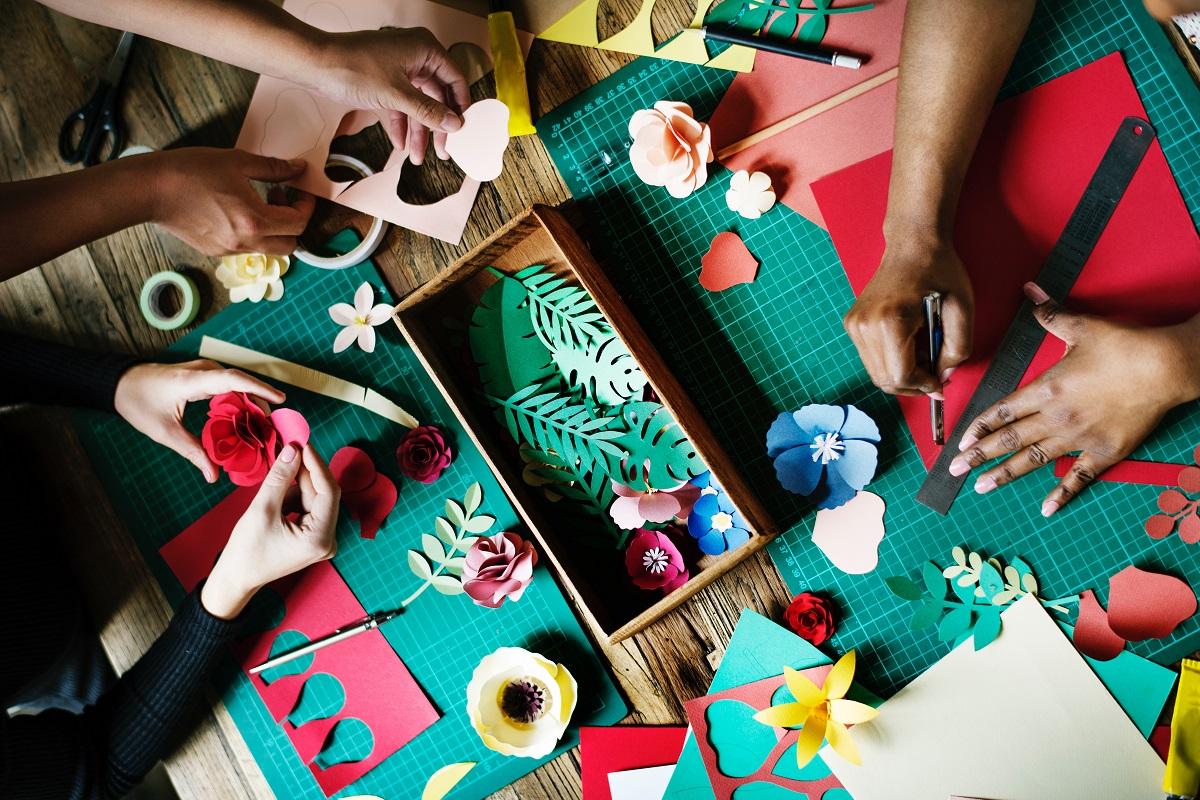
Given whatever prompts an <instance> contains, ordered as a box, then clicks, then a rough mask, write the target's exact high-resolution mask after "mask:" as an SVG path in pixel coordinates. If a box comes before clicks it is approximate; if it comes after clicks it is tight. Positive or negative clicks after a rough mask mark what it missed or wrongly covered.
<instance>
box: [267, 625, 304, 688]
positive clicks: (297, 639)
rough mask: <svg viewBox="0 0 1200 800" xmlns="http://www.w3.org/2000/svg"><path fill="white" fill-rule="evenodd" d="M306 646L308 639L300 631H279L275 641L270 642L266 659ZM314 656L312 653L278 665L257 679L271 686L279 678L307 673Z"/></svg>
mask: <svg viewBox="0 0 1200 800" xmlns="http://www.w3.org/2000/svg"><path fill="white" fill-rule="evenodd" d="M306 644H308V637H307V636H305V635H304V634H303V633H301V632H300V631H292V630H287V631H281V632H280V634H279V635H278V636H276V637H275V640H274V641H273V642H271V650H270V652H269V653H268V654H267V658H268V659H272V658H274V657H275V656H278V655H282V654H283V653H287V652H289V651H291V650H295V649H296V648H297V647H303V646H304V645H306ZM314 655H315V654H314V653H309V654H308V655H306V656H301V657H300V658H296V659H293V660H291V661H288V662H287V663H286V664H280V665H279V666H277V667H271V668H270V669H268V670H263V671H262V672H260V673H259V674H258V677H260V678H262V681H263V683H266V684H271V683H274V682H275V681H277V680H279V679H280V678H286V677H287V676H288V675H300V674H301V673H304V672H308V669H309V667H311V666H312V663H313V656H314Z"/></svg>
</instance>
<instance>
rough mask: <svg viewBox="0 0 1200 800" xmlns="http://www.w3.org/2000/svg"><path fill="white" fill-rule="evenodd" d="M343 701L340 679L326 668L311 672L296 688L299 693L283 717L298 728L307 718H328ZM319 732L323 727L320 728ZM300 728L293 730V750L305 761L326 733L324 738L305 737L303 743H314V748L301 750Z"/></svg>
mask: <svg viewBox="0 0 1200 800" xmlns="http://www.w3.org/2000/svg"><path fill="white" fill-rule="evenodd" d="M345 704H346V692H345V691H344V690H343V689H342V684H341V682H340V681H339V680H338V679H337V678H335V677H333V676H332V675H330V674H328V673H326V672H318V673H316V674H315V675H311V676H310V677H309V678H308V679H307V680H306V681H305V682H304V685H303V686H302V687H301V688H300V697H299V699H298V700H297V701H296V706H295V708H293V709H292V710H291V711H289V712H288V715H287V716H286V717H285V718H284V719H285V720H286V721H287V724H288V725H291V726H292V727H293V728H301V727H303V726H304V725H306V724H308V723H310V722H318V721H320V720H324V719H329V718H331V717H333V716H334V715H336V714H337V713H338V712H339V711H341V710H342V707H343V706H344V705H345ZM322 733H326V734H327V732H326V731H324V730H322ZM303 735H304V732H301V731H297V739H296V740H295V742H294V743H295V744H296V751H297V752H298V753H299V754H300V760H301V761H303V762H304V763H306V764H307V763H309V762H310V761H312V760H313V759H314V758H316V757H317V754H318V753H319V752H320V750H321V749H323V748H324V746H325V744H326V742H327V741H328V735H326V739H325V740H316V741H315V742H314V740H313V739H312V738H311V737H305V738H306V739H307V741H305V742H304V745H305V746H308V745H312V744H315V745H316V747H317V750H315V751H312V752H304V751H302V750H301V749H300V748H301V746H302V745H301V742H300V741H299V737H300V736H303Z"/></svg>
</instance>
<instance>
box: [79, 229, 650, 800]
mask: <svg viewBox="0 0 1200 800" xmlns="http://www.w3.org/2000/svg"><path fill="white" fill-rule="evenodd" d="M335 241H336V240H335ZM351 241H352V240H345V241H344V242H342V245H343V246H346V247H348V246H349V245H350V243H351ZM364 280H366V281H368V282H370V283H371V284H372V285H373V286H374V287H375V290H376V297H377V300H378V301H386V300H387V299H388V298H387V292H386V289H385V287H384V286H383V284H382V282H381V281H380V278H379V276H378V274H377V273H376V272H375V270H374V268H373V267H372V266H371V265H370V264H369V263H368V264H364V265H361V266H359V267H356V268H351V269H348V270H342V271H337V272H327V271H322V270H317V269H314V268H312V267H308V266H307V265H303V264H299V265H296V266H295V267H294V268H293V273H292V274H289V275H288V276H287V278H286V279H285V285H286V293H285V296H284V299H283V300H282V301H280V302H278V303H260V304H258V305H257V306H254V307H252V308H251V307H245V306H234V307H231V308H230V309H227V310H226V311H224V312H222V313H221V314H219V315H218V316H217V317H215V318H214V319H212V320H210V321H209V322H207V323H205V324H204V325H202V326H201V327H200V328H199V329H198V330H197V331H195V332H193V333H191V334H189V335H188V336H187V337H185V338H184V339H182V340H181V341H180V342H178V343H177V344H176V345H175V347H173V348H172V350H173V351H175V352H176V353H177V354H179V355H180V356H181V357H194V355H195V353H196V351H197V349H198V347H199V337H200V335H201V334H203V333H207V334H209V335H212V336H215V337H217V338H221V339H225V340H228V341H231V342H234V343H236V344H242V345H244V346H247V347H251V348H253V349H255V350H259V351H261V352H265V353H269V354H271V355H278V356H280V357H284V358H287V359H288V360H291V361H296V362H299V363H304V364H308V365H310V366H312V367H314V368H315V369H318V370H322V371H325V372H328V373H330V374H333V375H336V376H338V377H341V378H345V379H347V380H350V381H353V382H355V383H359V384H361V385H366V386H370V387H372V388H375V389H376V390H378V391H380V392H381V393H382V394H383V395H384V396H386V397H388V398H389V399H391V400H394V401H395V402H397V403H399V404H400V405H401V406H403V407H404V408H405V409H407V410H408V411H410V412H411V413H412V414H414V415H415V416H416V417H417V418H418V419H420V420H421V421H422V422H429V423H436V424H438V425H440V426H442V427H443V428H444V429H446V430H448V431H449V432H450V434H451V436H452V438H453V441H454V445H455V450H456V456H455V460H454V463H453V464H452V466H451V467H450V469H449V470H447V472H446V473H445V474H443V476H442V477H441V479H439V480H438V481H437V482H436V483H434V484H431V485H424V484H420V483H417V482H415V481H410V480H407V479H405V478H403V477H402V476H401V475H400V474H399V472H398V470H397V467H396V460H395V456H394V448H395V446H396V443H397V442H398V441H399V439H400V436H401V435H402V434H403V432H404V429H403V428H402V427H400V426H399V425H397V424H395V423H392V422H390V421H388V420H385V419H383V418H381V417H379V416H377V415H375V414H372V413H370V412H367V411H366V410H364V409H361V408H359V407H357V406H352V405H348V404H346V403H341V402H339V401H336V400H332V399H329V398H326V397H322V396H319V395H314V394H311V393H309V392H306V391H304V390H301V389H297V388H295V387H290V386H284V387H282V388H283V389H284V390H285V391H286V392H287V394H288V400H287V402H286V403H285V405H287V406H289V407H292V408H296V409H298V410H300V411H302V412H303V413H304V414H305V416H306V417H307V419H308V420H309V422H310V423H311V424H312V427H313V442H314V443H315V444H316V445H317V446H318V447H319V448H320V450H321V451H322V453H323V455H325V457H326V458H328V457H330V456H331V455H332V453H333V452H334V451H335V450H336V449H337V448H339V447H341V446H343V445H346V444H355V445H357V446H360V447H362V448H364V449H365V450H367V452H369V453H370V455H371V457H372V458H373V459H374V461H375V463H376V465H377V466H378V468H379V469H380V471H381V472H383V473H385V474H387V475H388V476H389V477H390V478H391V479H392V480H393V482H395V483H396V485H397V487H398V488H399V490H400V498H399V502H398V504H397V505H396V508H395V510H394V511H393V512H392V513H391V514H390V515H389V516H388V519H387V522H386V524H385V525H384V526H383V528H382V529H381V530H380V531H379V533H378V535H377V537H376V538H375V539H374V540H365V539H362V538H361V537H359V536H358V533H357V530H358V523H356V522H354V521H353V520H350V519H349V518H348V517H347V516H346V515H345V514H343V515H342V518H341V519H340V520H339V523H338V545H339V549H338V553H337V555H336V556H335V557H334V561H333V563H334V565H335V567H336V568H337V570H338V572H339V573H340V574H341V575H342V577H343V578H344V579H345V581H346V583H347V584H348V585H349V587H350V589H351V590H352V591H353V592H354V594H355V596H356V597H357V598H358V600H359V602H360V603H361V604H362V605H363V607H364V608H366V609H368V610H381V609H386V608H392V607H394V606H395V605H397V604H398V603H399V602H400V600H402V599H403V598H405V597H407V596H408V595H409V594H411V593H412V591H413V590H414V589H416V588H417V587H418V586H419V585H420V582H419V581H418V579H417V578H416V577H415V576H413V575H412V573H411V572H410V571H409V568H408V565H407V550H409V549H419V547H420V535H421V534H422V533H433V530H434V525H433V523H434V519H435V517H437V516H439V515H442V514H443V513H444V510H443V506H444V504H445V500H446V498H448V497H449V498H454V499H457V500H461V499H462V498H463V496H464V494H465V492H466V490H467V487H468V486H470V484H471V483H473V482H475V481H478V482H479V483H480V484H481V486H482V488H483V498H484V499H483V505H482V508H481V509H480V512H479V513H481V514H484V513H486V514H491V515H493V516H495V517H496V526H495V527H494V528H493V531H500V530H518V529H519V526H518V518H517V515H516V512H515V511H514V509H513V508H512V506H511V505H509V503H508V501H507V499H506V498H505V496H504V493H503V490H502V489H501V488H500V486H499V485H498V484H497V483H496V481H495V479H494V478H493V476H492V474H491V472H490V471H489V470H488V468H487V465H486V463H485V462H484V461H483V459H482V458H481V457H480V455H479V453H478V452H477V451H475V450H474V449H473V447H472V445H471V443H470V439H469V438H468V437H467V436H466V434H465V432H464V431H463V430H462V429H461V428H460V427H459V426H458V425H457V423H456V422H455V421H454V416H453V414H452V412H451V411H450V409H449V408H448V407H447V406H446V405H445V402H444V401H443V399H442V397H441V395H440V394H439V393H438V392H437V390H436V388H435V387H434V386H433V384H432V381H431V380H430V379H429V377H428V376H427V375H426V373H425V372H424V370H423V369H422V367H421V366H420V364H419V362H417V360H416V356H415V355H414V354H413V353H412V352H411V351H410V350H409V349H408V348H407V347H406V346H405V345H404V344H403V343H402V340H401V337H400V334H399V332H398V331H396V330H395V328H394V327H393V326H391V325H387V326H384V327H381V328H379V329H377V331H378V334H379V337H380V344H379V346H378V347H377V349H376V352H375V353H373V354H366V353H362V352H359V351H358V350H357V349H353V350H350V351H347V352H345V353H342V354H338V355H334V354H333V353H332V349H331V348H332V342H333V337H334V335H336V333H337V330H338V326H337V325H335V324H334V323H333V322H332V321H331V320H330V319H329V315H328V312H327V309H328V307H329V305H330V304H332V303H334V302H338V301H348V300H349V299H350V298H351V297H353V295H354V290H355V289H356V288H357V287H358V286H359V285H360V284H361V283H362V282H363V281H364ZM203 417H204V409H202V408H196V409H191V410H190V411H189V416H188V425H189V428H190V429H191V430H199V428H200V427H201V425H202V421H203ZM77 427H78V428H79V431H80V436H81V439H82V440H83V442H84V445H85V446H86V447H87V449H88V452H89V455H90V456H91V458H92V460H93V462H94V463H95V464H96V465H97V471H98V472H99V473H100V475H101V478H102V479H103V480H104V482H105V484H106V488H108V491H109V495H110V497H111V498H112V499H113V502H114V505H115V506H116V508H117V510H118V512H119V514H120V515H121V517H122V519H123V520H125V522H126V525H127V526H128V528H129V529H130V532H131V533H132V534H133V536H134V539H135V540H136V541H137V543H138V546H139V548H140V549H141V551H142V554H143V555H144V556H145V558H146V560H147V563H148V564H149V565H150V567H151V571H152V572H153V573H154V575H155V577H156V578H157V580H158V582H159V584H160V585H161V586H162V587H163V590H164V592H165V594H166V595H167V598H168V599H169V600H170V602H171V603H172V605H177V604H178V603H179V602H180V600H182V598H183V591H182V589H181V587H180V586H179V583H178V582H177V581H176V580H175V578H174V576H173V575H172V573H171V571H170V569H169V568H168V567H167V566H166V564H165V562H164V561H163V560H162V558H161V557H160V556H159V555H158V548H159V547H161V546H162V545H163V544H165V543H166V542H167V541H169V540H170V539H171V538H173V537H174V536H175V535H176V534H178V533H179V532H180V531H182V530H183V529H184V528H185V527H187V525H188V524H190V523H191V522H192V521H194V520H195V519H196V518H198V517H199V516H201V515H202V514H203V513H204V512H205V511H207V510H208V509H209V508H211V507H212V506H213V505H215V504H216V502H217V501H218V500H220V499H221V498H222V497H224V496H225V495H226V494H227V493H228V492H229V491H230V488H231V487H230V484H229V483H228V481H227V480H225V479H222V481H220V482H219V483H218V484H217V485H216V486H209V485H207V484H205V483H204V482H203V481H202V480H201V479H200V478H199V476H198V475H197V474H195V469H194V468H193V467H191V466H190V465H188V464H187V463H186V462H184V461H183V459H181V458H179V457H178V456H176V455H174V454H173V453H170V452H169V451H167V450H165V449H164V448H161V447H158V446H156V445H153V444H152V443H150V442H149V441H148V440H146V439H144V438H143V437H141V436H140V434H138V433H136V432H135V431H133V430H132V429H130V428H129V427H128V426H127V425H125V424H124V423H123V422H121V421H120V420H118V419H115V418H113V417H110V416H106V415H100V414H94V413H88V412H82V413H81V414H80V415H79V417H78V426H77ZM451 611H453V612H454V613H453V614H451V613H450V612H451ZM349 621H350V620H347V622H349ZM381 631H382V632H383V634H384V636H385V638H387V640H388V642H389V643H390V644H391V645H392V647H393V648H394V649H395V650H396V652H397V653H398V654H399V655H400V657H401V658H402V659H403V660H404V662H405V664H406V665H407V666H408V668H409V670H410V671H411V672H412V674H413V676H414V677H415V678H416V680H417V682H418V683H419V684H420V685H421V687H422V688H423V689H424V690H425V691H426V693H427V694H428V695H429V697H430V699H431V700H432V701H433V703H434V705H435V706H436V707H437V708H438V710H439V711H440V712H441V713H442V715H443V717H442V719H440V720H439V721H438V722H435V723H434V724H433V726H432V727H430V728H429V729H428V730H426V731H425V732H423V733H422V734H420V735H419V736H418V737H417V738H416V739H414V740H413V741H412V742H410V743H409V744H408V745H407V746H405V747H404V748H403V749H401V750H400V751H399V752H397V753H396V754H395V755H393V756H391V757H390V758H388V759H387V760H385V761H384V762H383V763H382V764H380V765H379V766H378V767H377V768H376V769H374V770H372V771H370V772H369V773H367V774H366V775H365V776H363V777H362V778H361V779H360V780H358V781H356V782H355V783H353V784H351V785H350V786H348V787H346V789H344V790H343V791H342V792H340V793H339V794H340V795H342V796H349V795H356V794H369V795H378V796H381V797H411V796H415V795H416V794H417V793H419V790H420V787H421V786H423V785H424V782H425V780H426V779H427V778H428V776H429V774H430V773H432V772H433V771H434V770H435V769H437V768H438V767H440V766H442V765H443V764H446V763H448V762H453V761H460V760H468V761H480V766H479V767H478V768H476V769H475V770H473V771H472V772H471V773H470V774H469V775H468V776H467V778H466V779H464V781H463V783H462V784H460V788H459V789H458V790H457V793H456V796H458V797H481V796H483V795H486V794H490V793H491V792H493V791H495V790H496V789H498V788H499V787H501V786H504V785H506V784H508V783H511V782H512V781H514V780H516V779H517V778H519V777H520V776H521V775H523V774H525V773H526V772H528V771H529V770H531V769H532V768H533V767H535V766H537V765H538V764H540V763H541V762H542V760H533V759H515V758H505V757H504V756H501V755H499V754H496V753H491V752H490V751H488V750H486V749H485V748H484V747H483V745H482V743H481V742H480V741H479V739H478V737H477V736H476V734H475V732H474V731H473V730H472V729H471V727H470V724H469V721H468V719H467V716H466V713H465V697H466V696H465V691H466V685H467V682H468V681H469V680H470V676H471V672H472V671H473V669H474V667H475V665H476V664H477V663H478V662H479V660H480V659H481V658H482V657H483V656H484V655H486V654H487V653H489V652H491V651H492V650H493V649H495V648H496V647H499V646H503V645H515V646H525V647H528V648H530V649H533V650H536V651H538V652H541V653H543V654H545V655H546V656H547V657H548V658H552V659H554V660H556V661H559V662H562V663H564V664H567V665H568V666H570V668H571V669H572V671H573V673H574V674H575V676H576V678H577V679H578V680H579V682H580V687H581V691H580V707H579V710H578V711H577V712H576V718H575V719H576V721H579V722H583V723H586V724H612V723H614V722H616V721H617V720H619V719H621V718H622V717H623V716H624V715H625V713H626V711H625V706H624V703H623V702H622V701H621V699H620V697H619V695H618V694H617V691H616V689H615V687H614V686H613V684H612V683H611V680H610V678H609V677H608V676H607V674H604V673H603V672H602V671H601V670H600V668H599V665H598V663H597V661H596V659H597V657H596V655H595V654H594V652H593V649H592V646H591V644H590V642H589V641H588V639H587V636H586V634H585V633H584V632H583V631H582V629H581V628H580V626H579V623H578V622H577V621H576V620H575V618H574V615H573V613H572V611H571V609H570V607H569V606H568V604H567V602H566V600H565V599H564V598H563V595H562V592H561V590H560V589H559V587H558V586H557V585H556V584H555V582H554V578H553V576H552V575H551V574H550V572H549V571H548V570H547V569H545V568H544V567H539V568H538V572H537V574H536V577H535V579H534V581H533V584H532V585H531V586H530V588H529V590H528V591H527V592H526V594H525V595H524V597H522V598H521V600H520V601H519V602H517V603H505V605H504V606H503V607H502V608H500V609H498V610H490V609H484V608H478V607H476V606H474V605H473V604H472V603H471V601H470V599H469V598H467V597H466V596H457V597H446V596H443V595H441V594H438V593H437V592H436V591H434V590H432V589H429V590H427V591H425V592H424V593H423V594H422V595H421V596H420V598H418V599H417V600H416V601H415V602H414V603H413V604H412V605H411V606H410V607H409V608H408V609H407V610H406V611H405V613H404V614H403V616H401V617H400V618H399V619H397V620H396V621H394V622H392V623H389V624H388V625H385V626H384V627H383V628H381ZM222 677H223V679H224V680H226V681H230V682H231V687H232V688H230V689H229V690H228V691H226V692H225V694H224V697H223V700H224V702H225V705H226V707H227V708H228V710H229V712H230V714H231V715H232V716H233V718H234V721H235V722H236V723H237V725H238V727H239V729H240V730H241V731H242V732H243V735H244V738H245V739H246V742H247V744H248V746H249V747H250V750H251V752H252V753H253V754H254V757H255V760H256V761H257V762H258V764H259V766H260V767H261V768H262V770H263V772H264V774H265V775H266V776H267V780H268V783H269V784H270V785H271V787H272V789H273V790H274V792H275V794H276V795H277V796H279V797H289V798H301V797H313V798H319V797H323V794H322V793H321V791H320V789H319V788H318V787H317V785H316V782H315V781H314V780H313V778H312V775H311V773H310V772H309V769H308V767H307V766H305V765H304V764H303V763H301V762H300V759H299V757H298V756H297V755H296V752H295V750H294V748H293V747H292V745H291V743H290V742H289V741H288V739H287V738H286V736H284V734H283V733H282V730H281V728H280V726H279V725H278V724H276V723H275V721H274V720H273V719H271V717H270V715H269V714H268V712H267V710H266V708H265V707H264V706H263V704H262V701H261V700H260V699H259V697H258V695H257V693H256V692H255V691H254V689H253V687H252V686H251V685H250V683H249V681H248V680H247V679H246V678H245V676H244V675H242V673H241V672H240V671H239V670H238V669H237V668H236V666H235V665H234V663H233V661H232V659H230V660H229V661H228V663H226V664H225V665H223V675H222ZM576 742H577V738H576V737H575V735H574V734H572V735H570V736H569V737H568V738H567V739H565V740H564V742H563V746H562V747H560V748H559V749H558V750H557V751H555V755H557V754H558V753H561V752H563V751H564V750H566V749H568V748H569V747H571V746H574V744H575V743H576Z"/></svg>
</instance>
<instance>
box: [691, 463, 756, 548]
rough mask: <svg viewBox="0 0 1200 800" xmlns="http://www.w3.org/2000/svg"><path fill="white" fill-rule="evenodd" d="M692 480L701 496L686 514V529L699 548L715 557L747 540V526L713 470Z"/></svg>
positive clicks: (748, 536) (748, 527) (748, 533)
mask: <svg viewBox="0 0 1200 800" xmlns="http://www.w3.org/2000/svg"><path fill="white" fill-rule="evenodd" d="M692 483H693V484H695V485H696V486H698V487H700V497H699V498H698V499H697V500H696V502H695V503H694V504H693V505H692V513H691V514H688V521H687V528H688V533H689V534H691V536H692V538H693V539H695V540H696V544H697V546H699V548H700V550H701V551H702V552H703V553H705V554H706V555H710V556H715V555H720V554H721V553H724V552H726V551H728V550H736V549H737V548H739V547H741V546H742V545H743V544H745V543H746V542H748V541H750V526H749V525H748V524H747V523H746V519H745V518H744V517H743V516H742V513H741V512H740V511H738V510H737V507H735V506H734V505H733V501H732V500H730V499H729V495H727V494H726V493H725V489H724V488H723V487H722V486H721V485H720V484H719V483H717V482H716V481H715V480H714V479H713V477H712V473H709V472H705V473H704V474H703V475H700V476H698V477H696V478H694V479H693V480H692Z"/></svg>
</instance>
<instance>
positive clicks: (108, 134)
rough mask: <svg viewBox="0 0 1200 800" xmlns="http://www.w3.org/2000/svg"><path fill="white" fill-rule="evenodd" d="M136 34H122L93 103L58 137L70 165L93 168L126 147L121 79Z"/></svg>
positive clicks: (79, 111)
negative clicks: (120, 101) (120, 105)
mask: <svg viewBox="0 0 1200 800" xmlns="http://www.w3.org/2000/svg"><path fill="white" fill-rule="evenodd" d="M133 39H134V35H133V34H132V33H128V32H126V33H122V34H121V41H120V42H118V44H117V50H116V52H115V53H113V57H112V58H111V59H109V62H108V67H107V68H106V69H105V70H104V75H103V76H101V78H100V83H99V85H97V86H96V91H95V92H94V93H93V94H92V97H91V99H90V100H88V101H87V102H86V103H84V104H83V106H81V107H80V108H78V109H77V110H75V111H74V112H72V113H71V115H70V116H68V117H67V119H66V121H65V122H63V126H62V130H61V131H60V132H59V134H58V153H59V155H60V156H62V158H63V161H65V162H67V163H68V164H80V163H82V164H83V165H84V166H85V167H90V166H93V165H95V164H98V163H99V162H101V161H108V160H109V159H113V158H116V157H117V156H118V155H119V154H120V152H121V148H122V147H123V146H124V144H125V131H124V129H123V127H122V125H121V120H120V117H119V116H118V115H117V99H118V97H119V95H120V93H121V77H122V76H123V75H124V74H125V62H127V61H128V60H129V49H130V47H132V46H133Z"/></svg>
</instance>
